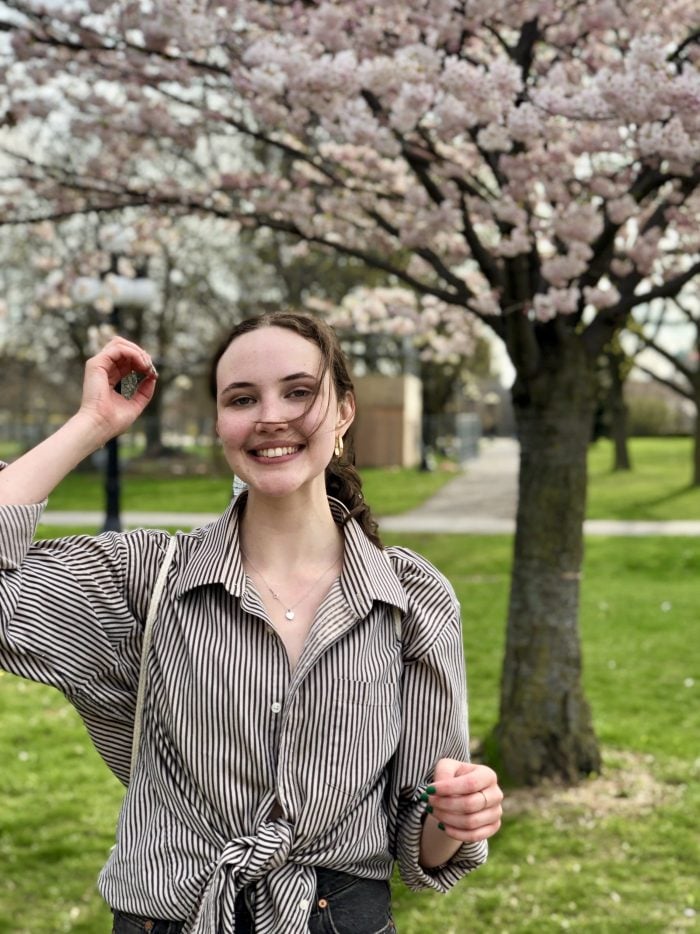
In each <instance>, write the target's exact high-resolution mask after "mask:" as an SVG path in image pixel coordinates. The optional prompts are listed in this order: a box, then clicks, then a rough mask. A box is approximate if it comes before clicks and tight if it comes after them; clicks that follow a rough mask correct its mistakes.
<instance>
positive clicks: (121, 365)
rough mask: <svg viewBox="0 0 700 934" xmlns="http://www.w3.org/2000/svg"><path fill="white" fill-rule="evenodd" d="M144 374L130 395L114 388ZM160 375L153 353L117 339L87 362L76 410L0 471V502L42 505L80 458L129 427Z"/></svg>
mask: <svg viewBox="0 0 700 934" xmlns="http://www.w3.org/2000/svg"><path fill="white" fill-rule="evenodd" d="M133 372H135V373H137V374H140V375H142V376H143V379H141V381H140V382H139V384H138V386H137V387H136V390H135V392H134V393H133V395H132V396H130V397H129V398H127V397H126V396H123V395H121V394H120V393H118V392H116V391H115V390H116V387H117V384H118V383H119V381H120V380H121V379H123V378H124V377H125V376H128V375H129V373H133ZM156 379H157V374H156V371H155V367H154V366H153V361H152V360H151V358H150V356H149V355H148V354H147V353H146V351H145V350H143V349H142V348H141V347H139V346H138V345H137V344H133V343H132V342H131V341H127V340H124V338H123V337H115V338H113V339H112V340H111V341H110V342H109V343H108V344H107V345H106V346H105V347H104V348H103V349H102V350H101V351H100V352H99V353H97V354H95V356H94V357H91V358H90V359H89V360H88V362H87V364H86V365H85V376H84V379H83V398H82V402H81V404H80V409H79V410H78V412H77V413H76V414H75V415H74V416H73V417H72V418H71V419H69V420H68V421H67V422H66V423H65V425H63V426H61V428H59V429H58V431H56V432H55V433H54V434H53V435H51V436H50V437H48V438H46V440H44V441H42V442H41V444H38V445H37V446H36V447H34V448H32V449H31V450H30V451H28V452H27V453H26V454H23V455H22V456H21V457H19V458H18V459H17V460H16V461H14V462H13V463H12V464H10V465H9V467H6V468H5V469H4V470H0V505H8V506H10V505H21V504H25V503H39V502H41V500H43V499H45V498H46V497H47V496H49V494H50V493H51V491H52V490H53V489H54V488H55V487H56V486H57V484H59V483H60V482H61V480H62V479H63V478H64V477H65V476H66V474H68V473H70V471H71V470H72V469H73V468H74V467H76V466H77V465H78V464H79V463H80V461H82V460H83V459H84V458H85V457H87V456H88V455H90V454H92V453H93V452H94V451H96V450H97V449H98V448H99V447H101V446H102V445H104V444H105V443H106V442H107V441H109V439H110V438H113V437H114V436H115V435H118V434H121V432H123V431H125V430H126V429H127V428H128V427H129V426H130V425H131V424H132V423H133V422H134V421H135V420H136V418H138V416H139V415H140V414H141V412H143V410H144V408H145V407H146V405H147V404H148V402H149V401H150V399H151V398H152V396H153V392H154V390H155V386H156Z"/></svg>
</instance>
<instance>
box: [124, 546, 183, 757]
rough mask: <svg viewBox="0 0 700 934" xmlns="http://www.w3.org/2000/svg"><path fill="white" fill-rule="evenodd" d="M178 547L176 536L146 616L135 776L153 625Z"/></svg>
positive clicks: (133, 751) (134, 749)
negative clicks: (176, 547)
mask: <svg viewBox="0 0 700 934" xmlns="http://www.w3.org/2000/svg"><path fill="white" fill-rule="evenodd" d="M176 545H177V539H176V537H175V536H174V535H172V536H171V538H170V541H169V542H168V548H167V551H166V552H165V557H164V558H163V563H162V564H161V566H160V570H159V571H158V577H157V578H156V583H155V586H154V588H153V593H152V594H151V602H150V603H149V604H148V613H147V614H146V625H145V626H144V629H143V646H142V648H141V668H140V669H139V686H138V692H137V694H136V714H135V715H134V736H133V740H132V742H131V772H130V774H131V775H133V774H134V767H135V765H136V757H137V756H138V752H139V743H140V742H141V726H142V721H143V703H144V697H145V694H146V680H147V676H148V652H149V650H150V648H151V640H152V638H153V624H154V622H155V619H156V616H157V615H158V606H159V604H160V598H161V596H162V594H163V588H164V587H165V579H166V577H167V576H168V570H169V569H170V565H171V563H172V560H173V555H174V554H175V546H176Z"/></svg>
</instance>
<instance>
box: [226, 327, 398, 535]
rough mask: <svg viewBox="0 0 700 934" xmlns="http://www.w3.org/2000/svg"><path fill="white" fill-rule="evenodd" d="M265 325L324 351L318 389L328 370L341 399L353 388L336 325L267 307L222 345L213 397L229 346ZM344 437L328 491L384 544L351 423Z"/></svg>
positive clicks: (330, 467) (331, 465) (328, 474)
mask: <svg viewBox="0 0 700 934" xmlns="http://www.w3.org/2000/svg"><path fill="white" fill-rule="evenodd" d="M265 327H276V328H286V329H287V330H288V331H293V332H294V333H295V334H298V335H299V336H300V337H303V338H304V339H305V340H307V341H311V343H312V344H315V345H316V346H317V347H318V349H319V350H320V351H321V373H320V374H319V376H320V379H319V382H318V388H319V390H320V387H321V386H322V385H323V379H324V377H325V375H326V373H330V377H331V381H332V383H333V386H334V388H335V393H336V396H337V398H338V399H343V398H344V397H345V396H346V395H347V394H348V393H349V392H350V393H352V392H354V386H353V383H352V378H351V377H350V372H349V369H348V364H347V360H346V358H345V354H344V353H343V351H342V348H341V346H340V342H339V341H338V337H337V335H336V333H335V331H334V330H333V328H331V327H330V326H329V325H327V324H326V323H325V322H324V321H321V319H320V318H316V317H314V316H313V315H309V314H303V313H302V312H297V311H266V312H264V313H263V314H261V315H255V316H254V317H252V318H244V319H243V321H241V322H240V323H239V324H237V325H236V326H235V328H234V329H233V330H232V331H231V333H230V334H229V335H228V337H226V339H225V340H224V341H222V343H221V344H220V345H219V348H218V349H217V351H216V353H215V354H214V356H213V358H212V361H211V368H210V370H209V391H210V393H211V395H212V398H213V399H216V372H217V369H218V366H219V361H220V360H221V358H222V356H223V355H224V353H225V352H226V350H227V349H228V348H229V347H230V345H231V344H232V343H233V341H235V340H236V338H237V337H240V336H241V335H242V334H248V333H249V332H251V331H256V330H258V329H259V328H265ZM343 441H344V447H343V453H342V454H341V456H340V457H336V456H333V457H332V458H331V461H330V463H329V464H328V466H327V467H326V492H327V493H328V495H329V496H333V497H335V498H336V499H339V500H340V501H341V503H343V504H344V505H345V506H347V508H348V510H349V515H348V516H347V519H357V521H358V522H359V523H360V526H361V527H362V530H363V532H364V533H365V535H367V537H368V538H369V539H370V541H371V542H373V543H374V544H375V545H377V547H379V548H381V547H382V543H381V539H380V538H379V533H378V531H377V522H376V520H375V519H374V517H373V516H372V513H371V510H370V508H369V506H368V505H367V503H366V502H365V499H364V496H363V495H362V479H361V478H360V475H359V473H358V472H357V470H356V468H355V450H354V444H353V437H352V426H351V427H350V429H349V431H348V432H347V434H346V435H345V437H344V439H343ZM347 519H346V521H347Z"/></svg>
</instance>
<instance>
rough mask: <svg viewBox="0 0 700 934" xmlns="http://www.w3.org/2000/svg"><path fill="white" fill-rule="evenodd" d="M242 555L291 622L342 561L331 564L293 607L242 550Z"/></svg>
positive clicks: (337, 559)
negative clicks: (313, 592)
mask: <svg viewBox="0 0 700 934" xmlns="http://www.w3.org/2000/svg"><path fill="white" fill-rule="evenodd" d="M241 554H242V555H243V560H244V561H247V562H248V564H249V565H250V566H251V568H252V569H253V570H254V571H255V573H256V574H257V575H258V577H259V578H260V580H261V581H262V582H263V584H264V585H265V586H266V587H267V589H268V590H269V591H270V594H271V596H272V598H273V599H274V600H276V601H277V602H278V603H279V605H280V606H281V607H282V609H283V610H284V616H285V619H288V620H289V621H290V622H291V621H292V620H293V619H294V618H295V615H296V614H295V613H294V610H295V609H296V607H298V606H299V604H300V603H303V602H304V600H306V598H307V597H308V596H309V594H310V593H311V592H312V591H314V590H315V589H316V587H318V585H319V584H320V583H321V581H322V580H323V578H324V577H325V576H326V574H328V572H329V571H332V570H333V568H334V567H335V566H336V564H337V563H338V561H339V560H340V559H339V558H336V559H335V561H334V562H333V564H331V566H330V567H328V568H326V570H325V571H324V572H323V574H321V576H320V577H319V578H317V580H315V581H314V583H313V584H312V585H311V587H309V589H308V590H307V591H306V593H305V594H304V595H303V596H302V597H300V598H299V599H298V600H297V601H296V603H293V604H292V605H291V606H286V605H285V603H284V601H283V600H282V599H281V598H280V595H279V594H278V593H277V591H275V590H273V589H272V587H270V585H269V584H268V582H267V581H266V580H265V578H264V577H263V575H262V574H261V572H260V571H259V569H258V568H256V567H255V565H254V564H253V562H252V561H251V560H250V558H249V557H248V555H247V554H246V553H245V552H244V551H243V550H242V549H241Z"/></svg>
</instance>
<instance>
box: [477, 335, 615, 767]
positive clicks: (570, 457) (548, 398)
mask: <svg viewBox="0 0 700 934" xmlns="http://www.w3.org/2000/svg"><path fill="white" fill-rule="evenodd" d="M594 386H595V379H594V374H593V372H592V371H591V370H590V369H589V363H588V360H587V358H586V357H585V354H584V352H583V350H582V348H581V346H580V342H578V341H576V340H573V341H572V342H571V343H570V344H569V345H568V346H567V347H565V348H562V347H561V346H558V347H557V349H556V351H554V349H552V351H551V352H550V357H549V359H548V360H547V361H546V365H545V366H544V367H542V368H540V370H539V372H538V375H537V376H536V377H535V378H534V379H532V380H528V381H527V382H525V381H523V380H521V379H519V380H518V381H516V384H515V386H514V387H513V403H514V408H515V417H516V424H517V427H518V434H519V439H520V444H521V459H520V479H519V502H518V512H517V527H516V534H515V543H514V564H513V571H512V578H511V595H510V608H509V617H508V630H507V640H506V652H505V659H504V665H503V675H502V683H501V710H500V718H499V723H498V725H497V727H496V729H495V731H494V738H495V740H496V743H497V747H498V749H497V756H498V759H499V762H500V768H501V771H502V775H503V777H504V779H505V780H507V781H513V782H515V783H516V784H520V785H522V784H530V785H532V784H536V783H538V782H539V781H541V780H542V779H543V778H547V777H551V778H557V779H561V780H564V781H566V782H575V781H577V780H578V779H579V778H581V777H582V776H584V775H587V774H590V773H591V772H595V771H597V770H598V769H599V768H600V754H599V751H598V744H597V740H596V737H595V734H594V731H593V726H592V722H591V715H590V710H589V707H588V704H587V703H586V700H585V698H584V696H583V690H582V686H581V649H580V643H579V635H578V600H579V580H580V574H581V565H582V560H583V520H584V514H585V502H586V454H587V449H588V443H589V439H590V433H591V426H592V419H593V411H594V405H595V399H594Z"/></svg>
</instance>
